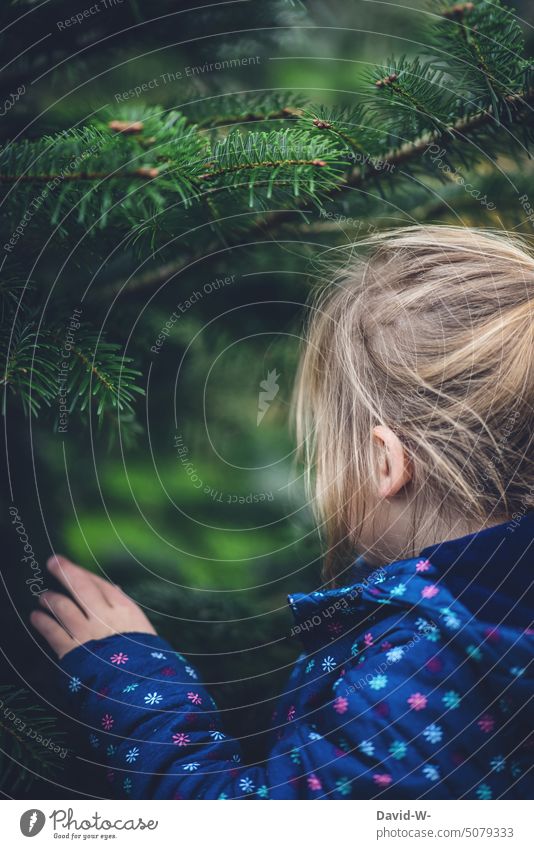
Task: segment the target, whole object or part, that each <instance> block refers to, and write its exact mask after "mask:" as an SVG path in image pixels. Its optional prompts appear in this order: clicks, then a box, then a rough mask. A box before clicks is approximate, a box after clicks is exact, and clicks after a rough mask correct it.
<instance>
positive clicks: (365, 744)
mask: <svg viewBox="0 0 534 849" xmlns="http://www.w3.org/2000/svg"><path fill="white" fill-rule="evenodd" d="M358 749H359V750H360V752H363V754H364V755H368V756H369V757H371V756H372V755H374V753H375V744H374V743H371V741H370V740H362V742H361V743H360V744H359V745H358Z"/></svg>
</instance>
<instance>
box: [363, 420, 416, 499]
mask: <svg viewBox="0 0 534 849" xmlns="http://www.w3.org/2000/svg"><path fill="white" fill-rule="evenodd" d="M373 445H374V448H375V451H376V457H377V469H378V481H377V484H378V495H379V497H380V498H393V496H395V495H397V493H398V492H400V490H401V489H402V488H403V487H404V486H406V484H407V483H408V482H409V481H410V480H411V479H412V468H411V464H410V461H409V459H408V457H407V455H406V451H405V449H404V446H403V444H402V442H401V441H400V439H399V437H398V436H397V434H396V433H394V432H393V431H392V430H391V428H389V427H387V426H386V425H377V426H376V427H374V428H373Z"/></svg>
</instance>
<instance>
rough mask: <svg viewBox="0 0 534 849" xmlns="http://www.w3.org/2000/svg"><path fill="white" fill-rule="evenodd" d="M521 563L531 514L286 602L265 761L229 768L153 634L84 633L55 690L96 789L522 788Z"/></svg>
mask: <svg viewBox="0 0 534 849" xmlns="http://www.w3.org/2000/svg"><path fill="white" fill-rule="evenodd" d="M533 561H534V516H533V515H530V514H527V515H525V516H523V517H522V518H521V519H520V520H518V521H517V522H511V523H508V524H504V525H499V526H496V527H493V528H489V529H487V530H484V531H481V532H479V533H477V534H474V535H471V536H467V537H463V538H461V539H457V540H453V541H449V542H445V543H441V544H439V545H435V546H431V547H429V548H427V549H425V550H424V551H423V552H422V553H421V555H420V556H419V557H418V558H415V559H412V560H403V561H399V562H396V563H392V564H390V565H388V566H385V567H384V568H381V569H377V570H375V572H372V573H371V574H369V575H368V577H367V578H366V579H361V580H360V582H359V583H358V582H357V581H356V579H355V580H354V582H353V583H351V584H350V585H348V586H344V587H342V588H340V589H335V590H329V591H325V592H314V593H311V594H310V595H303V594H296V595H294V596H290V598H289V601H290V606H291V608H292V610H293V613H294V616H295V625H294V626H293V633H294V634H295V635H297V636H298V637H299V638H302V641H303V644H304V653H303V654H302V655H301V657H300V658H299V660H298V661H297V663H296V666H295V668H294V670H293V673H292V675H291V677H290V680H289V683H288V686H287V690H286V692H285V694H284V695H283V696H282V698H281V699H280V702H279V704H278V707H277V710H276V712H275V714H274V717H273V727H272V731H271V741H270V747H269V756H268V759H267V761H266V763H264V764H254V765H248V766H247V765H244V764H243V763H242V760H241V753H240V746H239V742H238V740H235V739H232V738H229V737H227V736H226V734H225V731H224V727H223V724H222V722H221V719H220V716H219V714H218V712H217V709H216V706H215V704H214V702H213V700H212V698H211V696H210V694H209V693H208V692H207V690H206V689H205V688H204V687H203V685H202V684H201V683H200V681H199V680H198V675H197V672H196V671H195V669H194V668H193V666H191V664H189V663H188V661H187V660H186V658H184V657H182V655H180V654H178V653H177V652H175V651H174V650H173V649H172V648H171V647H170V645H169V644H168V643H167V642H165V641H164V640H162V639H160V638H159V637H156V636H152V635H149V634H141V633H128V634H119V635H116V636H113V637H109V638H106V639H103V640H95V641H91V642H89V643H85V644H84V645H82V646H80V647H79V648H76V649H75V650H74V651H71V652H69V654H67V655H66V656H65V657H64V658H63V660H62V661H61V669H62V676H63V680H62V684H61V686H62V687H63V689H64V691H65V693H66V696H67V698H68V700H69V704H68V710H69V711H70V712H71V714H72V715H73V716H76V717H77V718H79V720H80V721H81V722H82V724H84V725H85V726H86V729H87V738H88V746H89V747H90V751H91V754H90V759H91V760H92V761H93V762H97V763H100V764H102V765H103V766H105V769H104V770H103V776H102V786H101V787H100V788H95V794H96V795H99V796H104V797H105V796H108V795H112V796H119V797H128V796H129V797H132V798H140V799H141V798H142V799H145V798H165V799H167V798H175V799H213V798H215V799H229V798H231V799H235V798H239V799H241V798H253V799H258V798H259V799H349V798H358V799H371V798H377V797H381V798H391V799H416V798H417V799H421V798H428V799H460V798H466V799H497V798H507V799H516V798H529V797H531V796H532V790H533V789H534V788H533V786H532V772H531V771H530V770H531V767H532V762H533V752H534V748H533V740H532V734H530V738H529V732H531V727H532V722H531V719H532V710H531V709H530V711H529V705H528V701H529V699H531V698H532V678H533V676H532V667H531V666H530V665H529V664H530V661H531V659H532V637H533V635H534V630H533V629H532V623H531V621H530V619H529V617H528V614H527V610H528V607H529V604H528V601H529V602H530V608H532V596H531V597H530V599H529V600H528V601H527V593H528V592H529V590H530V588H531V584H532V577H531V572H532V564H533ZM355 571H357V567H355ZM529 782H530V786H528V784H529Z"/></svg>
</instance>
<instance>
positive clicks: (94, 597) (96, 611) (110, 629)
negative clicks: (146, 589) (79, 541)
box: [30, 554, 156, 658]
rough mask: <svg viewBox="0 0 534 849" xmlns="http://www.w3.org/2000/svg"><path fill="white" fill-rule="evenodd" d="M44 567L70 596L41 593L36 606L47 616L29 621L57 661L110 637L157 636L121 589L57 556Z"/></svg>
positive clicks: (39, 614) (36, 613) (36, 612)
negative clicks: (80, 646)
mask: <svg viewBox="0 0 534 849" xmlns="http://www.w3.org/2000/svg"><path fill="white" fill-rule="evenodd" d="M47 566H48V569H49V570H50V573H51V574H52V575H53V576H54V577H55V578H57V579H58V581H60V582H61V583H62V584H63V586H64V587H65V588H66V589H67V590H68V592H69V593H70V595H64V594H63V593H56V592H52V591H50V590H48V591H46V592H44V593H42V594H41V595H40V596H39V603H40V604H41V606H42V607H44V609H45V610H46V611H48V612H47V613H44V612H43V611H41V610H34V611H33V613H32V614H31V616H30V621H31V623H32V625H33V626H34V628H36V629H37V630H38V631H39V633H40V634H41V635H42V636H43V637H44V638H45V640H46V641H47V642H48V643H49V644H50V646H51V648H53V649H54V651H55V652H56V653H57V655H58V656H59V657H60V658H62V657H63V655H64V654H67V652H69V651H70V650H71V649H75V648H76V647H77V646H79V645H81V644H82V643H86V642H87V641H88V640H100V639H102V637H109V636H110V635H111V634H121V633H125V632H127V631H139V632H141V633H145V634H155V633H156V632H155V630H154V628H153V627H152V625H151V624H150V622H149V621H148V619H147V618H146V616H145V614H144V613H143V611H142V610H141V608H140V607H138V606H137V604H136V603H135V602H134V601H132V600H131V599H130V598H128V596H127V595H125V594H124V593H123V591H122V590H121V589H120V587H117V586H114V585H113V584H110V583H109V581H105V580H104V579H103V578H99V577H98V576H97V575H93V574H92V573H91V572H88V571H87V570H86V569H82V567H81V566H76V565H75V564H74V563H71V562H70V560H67V559H66V558H65V557H61V555H59V554H54V555H53V556H52V557H50V559H49V560H48V562H47ZM73 599H75V601H73ZM49 614H52V615H49Z"/></svg>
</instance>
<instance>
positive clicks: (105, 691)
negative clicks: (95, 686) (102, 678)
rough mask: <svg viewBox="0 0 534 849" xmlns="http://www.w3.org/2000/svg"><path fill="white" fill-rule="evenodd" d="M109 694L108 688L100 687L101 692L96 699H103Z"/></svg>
mask: <svg viewBox="0 0 534 849" xmlns="http://www.w3.org/2000/svg"><path fill="white" fill-rule="evenodd" d="M108 693H109V687H102V689H101V690H99V691H98V693H97V694H96V697H97V699H105V698H106V696H107V694H108Z"/></svg>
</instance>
